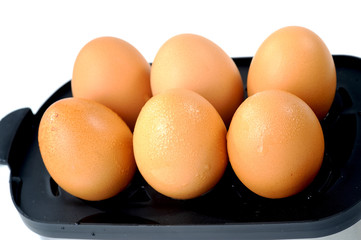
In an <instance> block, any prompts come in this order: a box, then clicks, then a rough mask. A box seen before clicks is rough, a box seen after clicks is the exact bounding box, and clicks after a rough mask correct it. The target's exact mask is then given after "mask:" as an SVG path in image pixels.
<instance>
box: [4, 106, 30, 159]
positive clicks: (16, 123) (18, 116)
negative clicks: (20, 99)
mask: <svg viewBox="0 0 361 240" xmlns="http://www.w3.org/2000/svg"><path fill="white" fill-rule="evenodd" d="M32 116H33V113H32V112H31V110H30V108H21V109H18V110H15V111H13V112H11V113H9V114H8V115H6V116H5V117H4V118H3V119H2V120H1V121H0V164H5V165H8V164H9V163H8V158H9V153H10V151H11V146H12V144H13V141H14V139H15V137H16V135H17V134H18V132H19V130H20V129H21V126H22V125H23V124H24V122H28V121H25V120H27V119H29V118H30V117H32Z"/></svg>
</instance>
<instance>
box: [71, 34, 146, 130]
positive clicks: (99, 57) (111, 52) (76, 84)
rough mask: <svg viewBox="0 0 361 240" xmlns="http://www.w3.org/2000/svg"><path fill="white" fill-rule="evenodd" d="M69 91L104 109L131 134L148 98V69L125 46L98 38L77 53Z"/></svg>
mask: <svg viewBox="0 0 361 240" xmlns="http://www.w3.org/2000/svg"><path fill="white" fill-rule="evenodd" d="M71 87H72V93H73V96H74V97H79V98H85V99H90V100H94V101H97V102H99V103H102V104H104V105H106V106H107V107H109V108H110V109H112V110H113V111H115V112H116V113H117V114H118V115H119V116H120V117H121V118H122V119H123V120H124V121H125V122H126V123H127V124H128V126H129V128H130V129H131V130H133V128H134V124H135V121H136V119H137V117H138V114H139V112H140V109H141V108H142V107H143V105H144V103H145V102H146V101H147V100H148V99H149V98H150V97H151V96H152V93H151V89H150V65H149V63H148V62H147V61H146V59H145V58H144V57H143V55H142V54H141V53H140V52H139V51H138V50H137V49H136V48H135V47H134V46H132V45H131V44H129V43H128V42H126V41H124V40H122V39H119V38H115V37H99V38H96V39H93V40H92V41H90V42H88V43H87V44H86V45H85V46H84V47H83V48H82V49H81V50H80V52H79V54H78V56H77V58H76V60H75V63H74V67H73V77H72V81H71Z"/></svg>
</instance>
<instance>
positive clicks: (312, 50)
mask: <svg viewBox="0 0 361 240" xmlns="http://www.w3.org/2000/svg"><path fill="white" fill-rule="evenodd" d="M268 89H280V90H284V91H288V92H291V93H293V94H295V95H296V96H298V97H300V98H301V99H302V100H303V101H305V102H306V103H307V104H308V105H309V106H310V107H311V108H312V110H313V111H314V112H315V113H316V115H317V117H318V118H319V119H320V120H321V119H323V118H324V117H325V116H326V114H327V113H328V111H329V109H330V107H331V104H332V102H333V99H334V96H335V92H336V69H335V64H334V61H333V58H332V55H331V53H330V51H329V50H328V48H327V46H326V45H325V43H324V42H323V41H322V39H321V38H320V37H319V36H317V35H316V34H315V33H314V32H312V31H311V30H309V29H307V28H304V27H298V26H289V27H284V28H281V29H279V30H277V31H275V32H274V33H272V34H271V35H270V36H269V37H268V38H267V39H266V40H265V41H264V42H263V43H262V44H261V46H260V47H259V49H258V50H257V52H256V54H255V56H254V57H253V59H252V62H251V65H250V67H249V72H248V77H247V92H248V95H249V96H252V95H253V94H255V93H257V92H260V91H263V90H268Z"/></svg>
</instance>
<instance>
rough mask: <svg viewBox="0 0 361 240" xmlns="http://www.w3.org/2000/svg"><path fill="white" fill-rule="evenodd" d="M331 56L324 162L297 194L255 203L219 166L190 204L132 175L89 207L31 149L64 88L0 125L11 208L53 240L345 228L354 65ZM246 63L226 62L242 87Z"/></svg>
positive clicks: (360, 158)
mask: <svg viewBox="0 0 361 240" xmlns="http://www.w3.org/2000/svg"><path fill="white" fill-rule="evenodd" d="M333 57H334V61H335V65H336V72H337V81H338V83H337V90H336V96H335V99H334V102H333V105H332V107H331V110H330V112H329V114H328V115H327V116H326V117H325V119H324V120H322V121H321V125H322V128H323V131H324V137H325V154H324V160H323V164H322V167H321V170H320V172H319V174H318V175H317V177H316V179H315V180H314V181H313V182H312V184H311V185H310V186H309V187H308V188H306V189H305V190H304V191H302V192H300V193H299V194H297V195H294V196H291V197H288V198H283V199H266V198H263V197H260V196H258V195H256V194H254V193H252V192H251V191H249V190H248V189H247V188H246V187H245V186H244V185H243V184H242V183H241V182H240V181H239V180H238V178H237V177H236V175H235V174H234V172H233V170H232V168H231V167H230V165H228V167H227V169H226V172H225V174H224V176H223V178H222V179H221V180H220V182H219V183H218V184H217V185H216V186H215V187H214V188H213V189H212V190H211V191H209V192H208V193H206V194H204V195H202V196H201V197H198V198H195V199H191V200H175V199H171V198H168V197H165V196H163V195H161V194H159V193H157V192H156V191H155V190H154V189H152V188H151V187H150V186H149V185H148V184H147V183H146V182H145V180H144V179H143V178H142V176H141V175H140V173H139V172H137V173H136V174H135V176H134V178H133V180H132V182H131V184H130V185H129V186H128V187H127V189H125V190H124V191H123V192H121V193H119V194H118V195H117V196H115V197H113V198H110V199H107V200H103V201H96V202H91V201H85V200H81V199H79V198H76V197H74V196H72V195H70V194H68V193H67V192H65V191H64V190H62V189H61V188H60V187H59V186H58V185H57V184H56V183H55V181H54V180H53V179H52V178H51V177H50V175H49V173H48V172H47V170H46V168H45V166H44V164H43V162H42V158H41V155H40V151H39V146H38V141H37V131H38V126H39V122H40V119H41V117H42V115H43V113H44V111H45V110H46V109H47V107H48V106H50V104H52V103H53V102H55V101H57V100H59V99H61V98H65V97H71V96H72V94H71V86H70V81H69V82H67V83H66V84H65V85H64V86H62V87H61V88H59V90H58V91H57V92H55V93H54V94H53V95H52V96H51V97H50V98H49V99H48V100H47V101H46V102H45V103H44V105H43V106H42V107H41V108H40V109H39V111H38V112H37V113H36V114H33V113H32V112H31V110H30V109H28V108H24V109H19V110H16V111H14V112H12V113H10V114H9V115H8V116H6V117H5V118H3V119H2V120H1V122H0V162H1V163H3V164H8V166H9V168H10V173H11V174H10V189H11V195H12V198H13V202H14V205H15V207H16V208H17V210H18V212H19V214H20V216H21V217H22V219H23V221H24V223H25V224H26V225H27V226H28V227H29V228H30V229H31V230H33V231H34V232H36V233H38V234H40V235H43V236H46V237H54V238H57V237H59V238H86V239H93V238H95V239H110V238H116V239H122V238H124V239H142V238H144V239H153V238H154V239H155V238H157V239H158V238H161V237H162V238H163V237H164V238H172V239H199V238H201V237H206V238H208V239H225V238H227V239H233V238H234V239H240V238H242V237H247V238H251V239H280V238H311V237H319V236H326V235H330V234H333V233H336V232H338V231H341V230H343V229H346V228H347V227H349V226H351V225H352V224H354V223H356V222H357V221H359V220H360V219H361V146H360V144H361V132H360V130H361V59H359V58H356V57H352V56H341V55H337V56H333ZM251 59H252V58H250V57H249V58H234V59H233V60H234V62H235V63H236V65H237V66H238V68H239V71H240V73H241V75H242V79H243V81H244V86H246V81H247V74H248V67H249V64H250V62H251ZM245 93H246V89H245Z"/></svg>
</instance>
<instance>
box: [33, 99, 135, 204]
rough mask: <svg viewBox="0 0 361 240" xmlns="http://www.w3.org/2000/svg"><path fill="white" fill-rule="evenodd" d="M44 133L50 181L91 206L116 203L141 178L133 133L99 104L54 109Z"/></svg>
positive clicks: (65, 102)
mask: <svg viewBox="0 0 361 240" xmlns="http://www.w3.org/2000/svg"><path fill="white" fill-rule="evenodd" d="M38 133H39V134H38V141H39V148H40V153H41V156H42V159H43V162H44V164H45V167H46V169H47V170H48V172H49V174H50V176H51V177H52V178H53V179H54V181H55V182H56V183H57V184H58V185H59V186H60V187H61V188H63V189H64V190H65V191H67V192H69V193H70V194H72V195H74V196H76V197H79V198H82V199H85V200H91V201H98V200H103V199H107V198H110V197H113V196H115V195H116V194H118V193H119V192H120V191H122V190H124V189H125V188H126V187H127V185H128V184H129V183H130V181H131V179H132V177H133V175H134V173H135V170H136V165H135V161H134V155H133V143H132V141H133V136H132V133H131V131H130V129H129V127H128V126H127V125H126V124H125V122H124V121H123V120H122V119H121V118H120V117H119V116H118V115H117V114H116V113H114V112H113V111H112V110H110V109H109V108H107V107H105V106H104V105H102V104H99V103H97V102H95V101H91V100H85V99H77V98H66V99H62V100H59V101H57V102H55V103H53V104H52V105H51V106H50V107H49V108H48V109H47V110H46V111H45V113H44V115H43V116H42V118H41V121H40V125H39V132H38Z"/></svg>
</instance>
